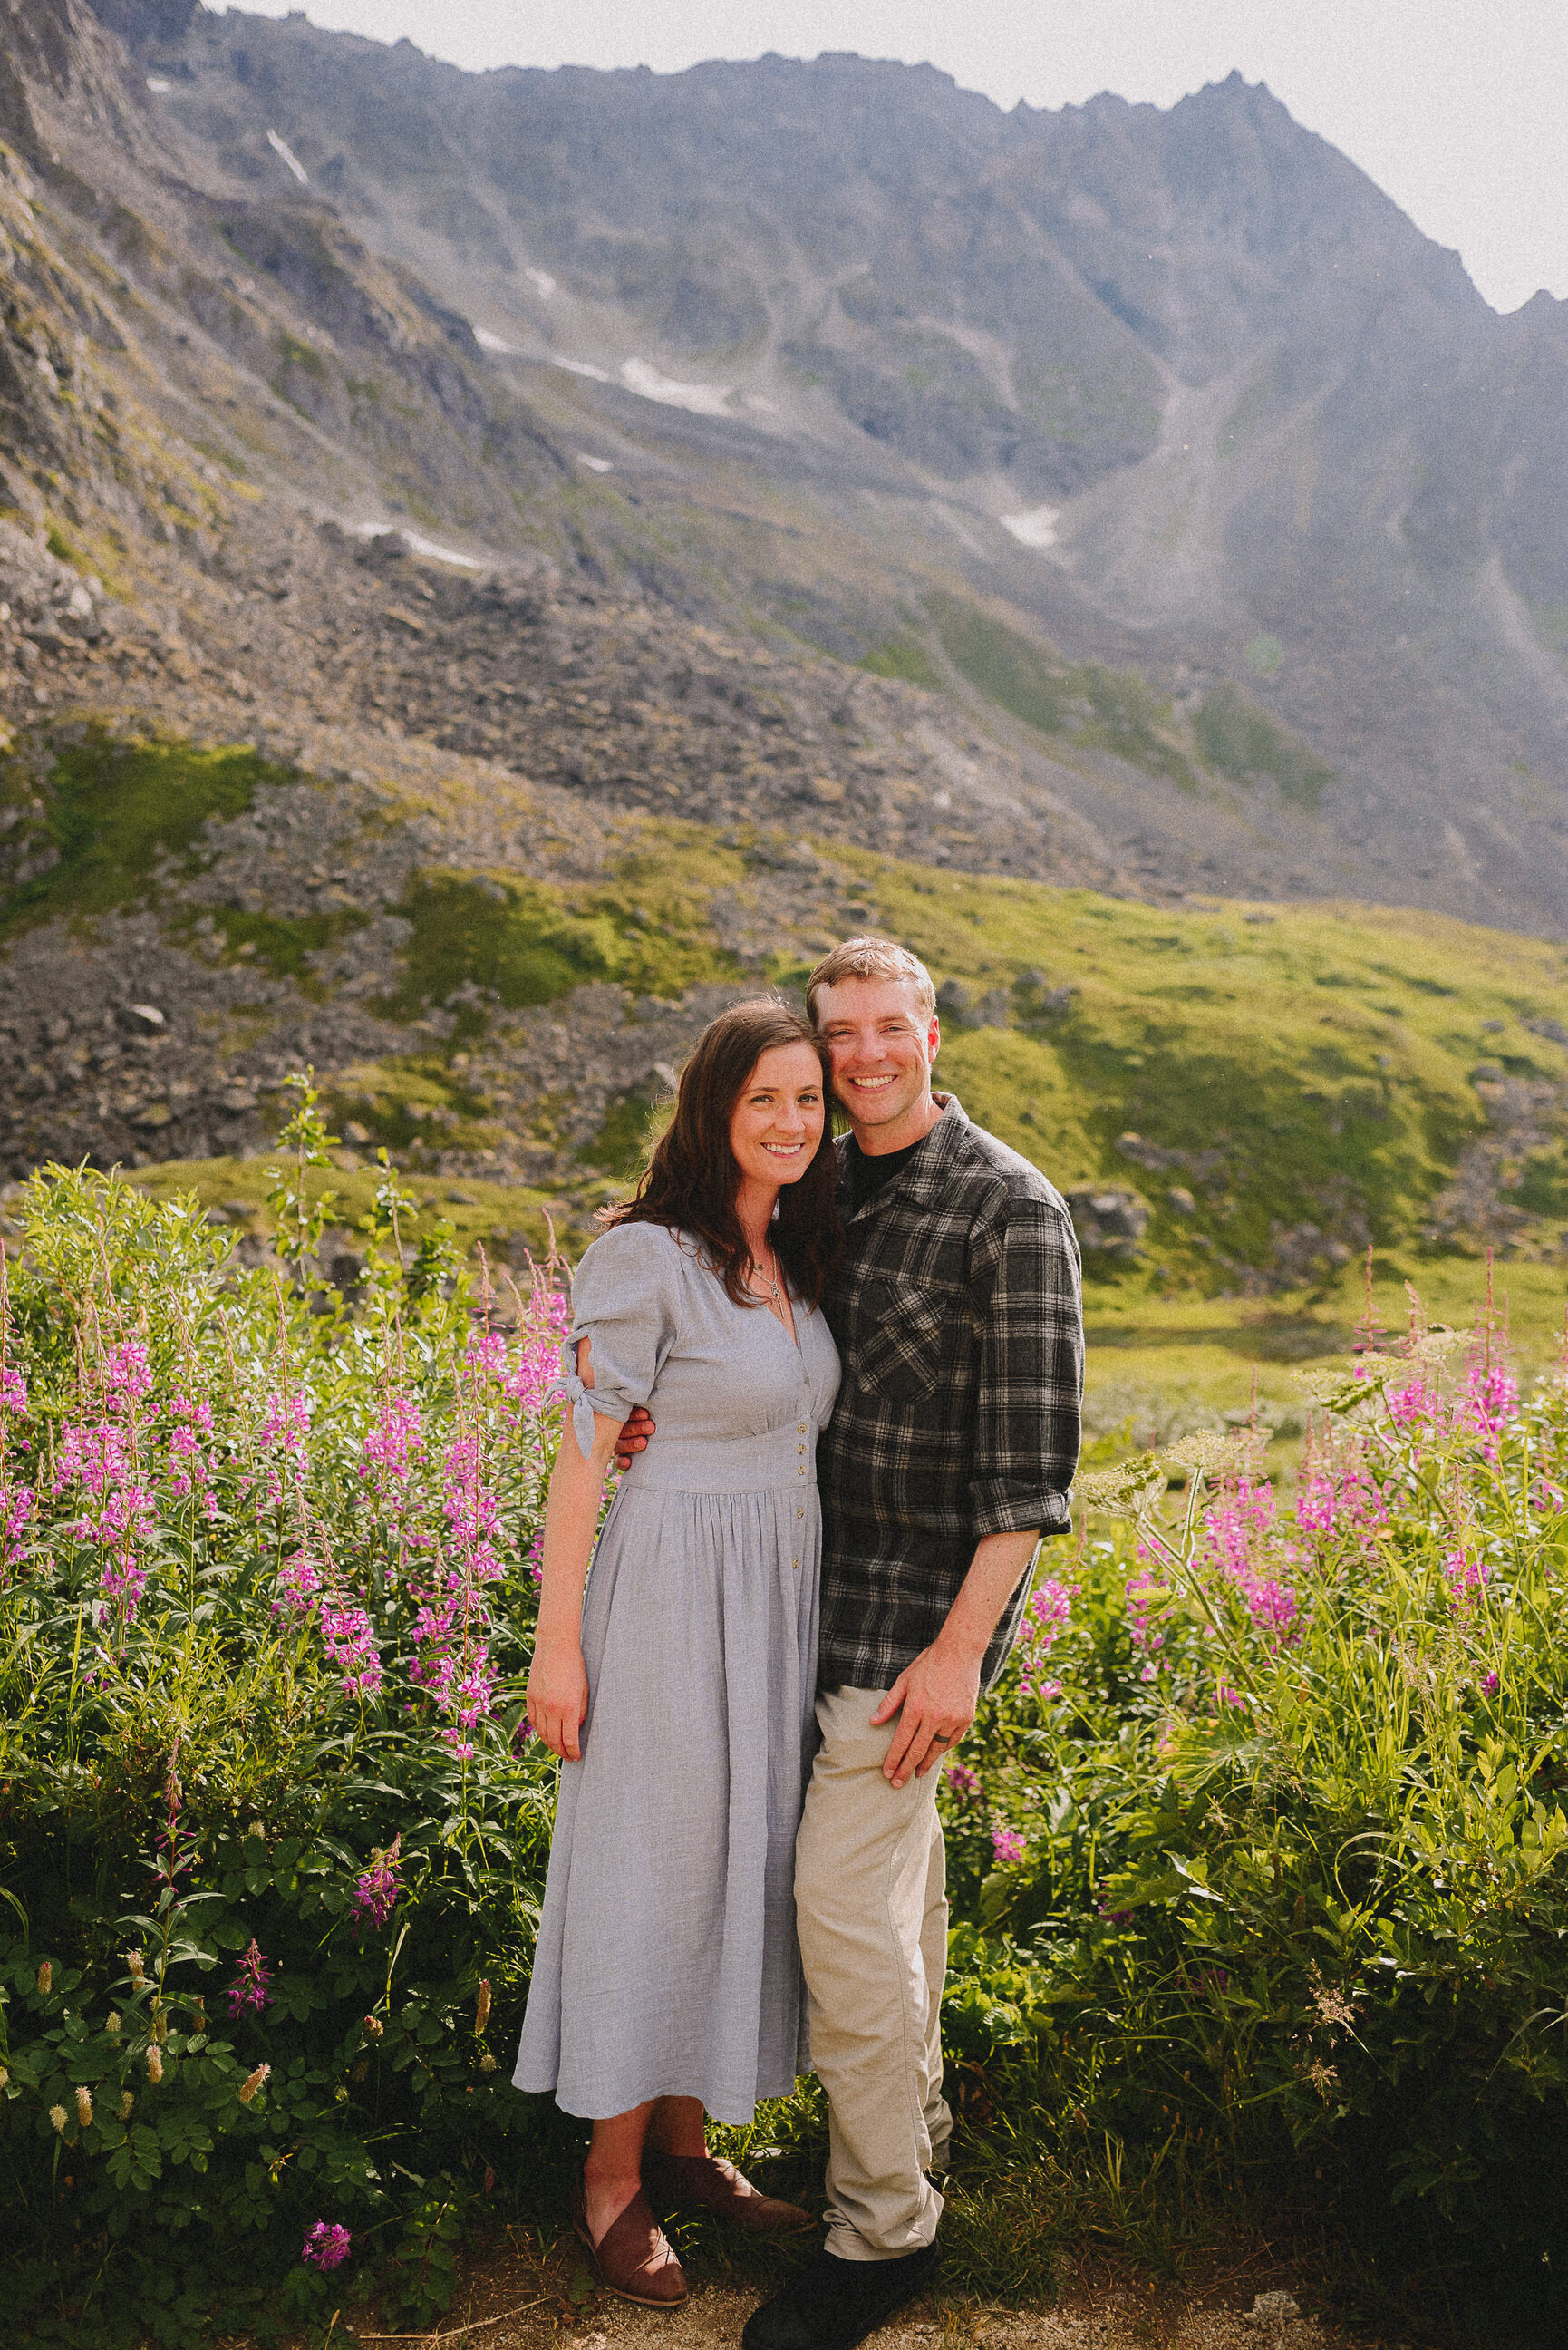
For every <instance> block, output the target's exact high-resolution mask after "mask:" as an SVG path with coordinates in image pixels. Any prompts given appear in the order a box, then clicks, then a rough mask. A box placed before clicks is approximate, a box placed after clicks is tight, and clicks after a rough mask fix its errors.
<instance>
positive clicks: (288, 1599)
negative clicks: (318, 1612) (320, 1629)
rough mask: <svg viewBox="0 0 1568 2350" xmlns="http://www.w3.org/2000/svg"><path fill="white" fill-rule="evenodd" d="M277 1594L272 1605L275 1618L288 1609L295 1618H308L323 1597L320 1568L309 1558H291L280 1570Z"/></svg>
mask: <svg viewBox="0 0 1568 2350" xmlns="http://www.w3.org/2000/svg"><path fill="white" fill-rule="evenodd" d="M277 1592H278V1596H277V1597H276V1598H275V1600H274V1601H273V1603H272V1612H273V1614H274V1615H275V1616H281V1615H282V1614H283V1613H284V1612H285V1610H287V1612H288V1613H289V1614H290V1615H293V1616H307V1615H308V1614H309V1613H310V1610H311V1609H312V1607H315V1605H316V1602H317V1599H318V1598H319V1597H320V1596H321V1570H320V1568H319V1567H317V1565H315V1563H314V1562H313V1561H312V1560H310V1559H308V1558H306V1557H303V1556H301V1557H299V1558H291V1559H290V1560H289V1561H288V1562H287V1564H286V1565H284V1566H281V1567H280V1568H279V1569H278V1576H277Z"/></svg>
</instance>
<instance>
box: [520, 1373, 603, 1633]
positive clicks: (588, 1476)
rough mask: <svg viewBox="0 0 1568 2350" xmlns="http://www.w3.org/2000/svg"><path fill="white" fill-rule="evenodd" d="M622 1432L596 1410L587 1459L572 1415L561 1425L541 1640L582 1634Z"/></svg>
mask: <svg viewBox="0 0 1568 2350" xmlns="http://www.w3.org/2000/svg"><path fill="white" fill-rule="evenodd" d="M619 1433H620V1422H619V1421H618V1420H614V1419H601V1418H600V1417H599V1416H598V1414H597V1412H596V1414H595V1415H594V1442H593V1450H592V1451H591V1452H590V1453H589V1455H588V1457H587V1460H586V1461H585V1460H584V1458H583V1455H582V1450H581V1447H580V1446H579V1445H578V1443H577V1440H576V1432H575V1430H573V1427H572V1423H571V1421H570V1419H568V1420H567V1422H566V1427H565V1428H564V1429H563V1430H562V1431H561V1441H560V1443H559V1445H558V1446H557V1448H556V1464H555V1467H554V1468H553V1469H552V1471H551V1472H550V1491H549V1493H548V1495H547V1497H546V1499H545V1543H544V1553H543V1557H542V1561H541V1570H540V1572H541V1583H540V1592H539V1621H538V1629H537V1632H536V1634H535V1638H536V1640H538V1641H553V1640H556V1639H558V1638H561V1637H562V1635H563V1634H567V1633H569V1634H570V1636H571V1638H573V1639H576V1637H577V1630H578V1626H579V1624H580V1622H581V1619H582V1607H583V1585H584V1583H585V1581H586V1580H587V1571H588V1559H589V1555H590V1554H591V1553H592V1550H593V1546H594V1532H595V1529H596V1528H597V1524H598V1518H599V1503H600V1500H601V1498H602V1496H603V1493H604V1486H605V1479H606V1477H607V1474H608V1473H609V1464H610V1461H611V1459H612V1457H613V1455H614V1452H615V1440H616V1438H617V1437H618V1435H619Z"/></svg>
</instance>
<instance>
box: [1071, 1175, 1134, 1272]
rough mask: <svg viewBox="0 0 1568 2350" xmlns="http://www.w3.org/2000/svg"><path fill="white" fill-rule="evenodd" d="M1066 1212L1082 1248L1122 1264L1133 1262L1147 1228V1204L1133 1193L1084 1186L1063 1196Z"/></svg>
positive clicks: (1107, 1187)
mask: <svg viewBox="0 0 1568 2350" xmlns="http://www.w3.org/2000/svg"><path fill="white" fill-rule="evenodd" d="M1066 1201H1067V1211H1068V1213H1069V1214H1070V1215H1071V1217H1072V1219H1073V1229H1074V1231H1075V1232H1076V1233H1077V1235H1078V1244H1079V1246H1080V1247H1081V1248H1083V1249H1085V1250H1090V1251H1096V1252H1098V1253H1101V1254H1103V1255H1105V1256H1108V1257H1112V1258H1115V1259H1116V1260H1118V1261H1119V1262H1121V1263H1133V1262H1135V1261H1136V1259H1137V1253H1138V1248H1137V1244H1138V1243H1139V1241H1140V1240H1141V1239H1142V1238H1143V1235H1144V1232H1145V1231H1146V1230H1147V1225H1148V1216H1149V1211H1148V1203H1147V1201H1145V1200H1141V1199H1140V1198H1139V1197H1138V1195H1137V1192H1136V1191H1121V1190H1118V1189H1116V1188H1113V1187H1109V1186H1105V1185H1094V1186H1090V1185H1084V1186H1082V1187H1081V1188H1080V1189H1078V1190H1076V1191H1069V1192H1068V1193H1067V1194H1066Z"/></svg>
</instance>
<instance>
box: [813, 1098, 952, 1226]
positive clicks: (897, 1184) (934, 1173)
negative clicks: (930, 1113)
mask: <svg viewBox="0 0 1568 2350" xmlns="http://www.w3.org/2000/svg"><path fill="white" fill-rule="evenodd" d="M931 1099H932V1100H933V1101H934V1102H937V1103H940V1107H941V1113H942V1114H941V1116H940V1118H938V1120H937V1122H936V1124H935V1126H933V1127H932V1128H931V1130H930V1132H929V1134H928V1135H925V1136H923V1137H922V1138H921V1141H920V1147H919V1149H917V1150H916V1152H915V1155H914V1157H913V1158H912V1159H906V1160H905V1162H904V1164H903V1166H902V1167H900V1168H899V1170H898V1173H897V1174H896V1175H895V1176H893V1177H892V1178H891V1179H890V1180H889V1181H888V1182H886V1183H884V1184H883V1186H882V1188H881V1190H880V1191H876V1192H874V1193H873V1194H872V1196H871V1198H870V1199H869V1200H867V1201H866V1203H865V1205H864V1206H863V1207H860V1208H857V1209H854V1210H852V1211H851V1214H850V1222H852V1223H858V1222H859V1221H860V1218H861V1217H862V1216H863V1215H865V1216H873V1215H875V1214H876V1213H877V1211H878V1210H879V1209H880V1208H882V1207H883V1206H884V1205H885V1204H886V1202H887V1201H889V1200H891V1199H895V1198H898V1197H902V1198H904V1199H907V1200H919V1201H922V1202H924V1203H929V1205H931V1206H935V1204H936V1203H937V1201H940V1198H941V1197H942V1193H943V1191H944V1190H945V1188H946V1183H947V1176H948V1170H949V1169H950V1166H951V1165H952V1162H953V1160H954V1159H955V1158H956V1157H957V1155H958V1153H959V1151H960V1150H961V1149H962V1148H963V1138H964V1134H965V1132H966V1130H967V1128H968V1126H969V1119H968V1118H966V1117H965V1115H964V1108H963V1104H962V1103H961V1101H960V1099H959V1097H958V1096H957V1094H940V1093H938V1092H937V1090H936V1088H935V1087H932V1089H931ZM851 1139H853V1138H852V1137H849V1136H846V1138H845V1141H846V1146H847V1144H848V1142H849V1141H850V1140H851ZM844 1155H845V1157H847V1155H848V1152H847V1148H846V1151H845V1154H844ZM840 1171H841V1172H842V1161H841V1163H840Z"/></svg>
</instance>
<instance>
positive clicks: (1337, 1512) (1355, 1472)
mask: <svg viewBox="0 0 1568 2350" xmlns="http://www.w3.org/2000/svg"><path fill="white" fill-rule="evenodd" d="M1295 1515H1296V1524H1297V1525H1298V1527H1299V1528H1300V1529H1301V1531H1302V1533H1303V1534H1318V1535H1321V1536H1324V1537H1328V1536H1334V1537H1336V1538H1337V1537H1348V1538H1349V1539H1350V1540H1352V1541H1354V1542H1355V1544H1357V1545H1358V1546H1359V1547H1360V1549H1361V1550H1362V1551H1363V1552H1364V1553H1366V1552H1367V1551H1368V1550H1370V1548H1371V1547H1372V1537H1373V1536H1374V1535H1375V1534H1377V1533H1379V1532H1381V1530H1382V1529H1383V1528H1384V1527H1386V1525H1387V1524H1388V1523H1389V1520H1388V1504H1387V1502H1386V1499H1385V1498H1384V1493H1383V1489H1382V1487H1381V1486H1380V1485H1379V1484H1378V1483H1377V1482H1376V1480H1375V1479H1374V1477H1373V1476H1372V1474H1371V1472H1370V1471H1369V1470H1368V1467H1367V1464H1366V1461H1365V1460H1364V1459H1363V1458H1362V1456H1361V1455H1360V1454H1359V1453H1358V1454H1356V1455H1355V1456H1354V1457H1353V1458H1352V1459H1350V1460H1349V1461H1330V1463H1329V1464H1328V1466H1327V1467H1326V1468H1319V1469H1317V1470H1315V1471H1314V1472H1313V1474H1312V1475H1311V1476H1308V1477H1305V1478H1303V1481H1302V1483H1301V1485H1300V1488H1299V1489H1298V1491H1297V1494H1296V1511H1295Z"/></svg>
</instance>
